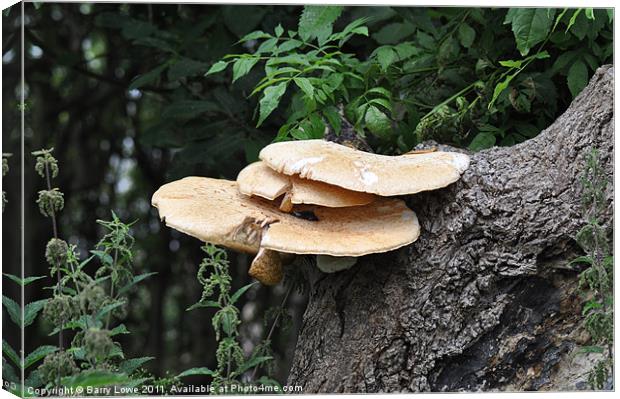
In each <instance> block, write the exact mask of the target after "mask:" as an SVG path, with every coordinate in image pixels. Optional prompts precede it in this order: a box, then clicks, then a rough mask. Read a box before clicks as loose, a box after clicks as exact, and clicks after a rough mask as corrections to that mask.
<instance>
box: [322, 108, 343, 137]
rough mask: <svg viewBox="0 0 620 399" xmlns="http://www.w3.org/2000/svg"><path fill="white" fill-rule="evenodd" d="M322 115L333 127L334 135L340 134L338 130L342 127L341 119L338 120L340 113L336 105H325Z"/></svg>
mask: <svg viewBox="0 0 620 399" xmlns="http://www.w3.org/2000/svg"><path fill="white" fill-rule="evenodd" d="M323 116H325V118H326V119H327V121H328V122H329V124H330V125H331V126H332V128H333V129H334V133H336V136H337V135H339V134H340V130H341V129H342V121H341V120H340V114H339V113H338V110H337V109H336V107H334V106H331V107H327V108H325V109H324V110H323Z"/></svg>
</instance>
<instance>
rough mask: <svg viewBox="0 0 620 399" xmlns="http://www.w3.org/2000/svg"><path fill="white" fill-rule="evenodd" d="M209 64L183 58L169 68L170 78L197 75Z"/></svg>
mask: <svg viewBox="0 0 620 399" xmlns="http://www.w3.org/2000/svg"><path fill="white" fill-rule="evenodd" d="M206 67H207V64H205V63H204V62H200V61H196V60H192V59H189V58H181V59H180V60H179V61H177V62H175V63H174V64H172V65H171V66H170V68H168V80H169V81H172V82H173V81H175V80H179V79H181V78H185V77H188V76H196V75H198V74H199V73H201V72H202V71H204V70H205V68H206Z"/></svg>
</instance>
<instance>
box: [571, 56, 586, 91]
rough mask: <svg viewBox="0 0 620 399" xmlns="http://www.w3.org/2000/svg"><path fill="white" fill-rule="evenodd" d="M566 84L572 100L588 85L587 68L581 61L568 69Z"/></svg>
mask: <svg viewBox="0 0 620 399" xmlns="http://www.w3.org/2000/svg"><path fill="white" fill-rule="evenodd" d="M566 83H567V84H568V88H569V89H570V92H571V94H572V95H573V98H575V97H577V94H579V93H580V92H581V90H583V88H584V87H586V85H587V84H588V68H587V67H586V64H584V63H583V61H581V60H578V61H576V62H575V63H573V65H571V67H570V68H569V69H568V76H567V77H566Z"/></svg>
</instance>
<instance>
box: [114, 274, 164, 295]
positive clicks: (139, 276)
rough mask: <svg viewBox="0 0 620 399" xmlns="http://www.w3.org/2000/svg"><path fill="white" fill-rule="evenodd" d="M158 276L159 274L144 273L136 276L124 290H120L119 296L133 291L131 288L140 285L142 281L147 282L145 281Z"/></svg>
mask: <svg viewBox="0 0 620 399" xmlns="http://www.w3.org/2000/svg"><path fill="white" fill-rule="evenodd" d="M156 274H157V272H150V273H143V274H139V275H137V276H134V278H133V279H132V280H131V282H129V283H128V284H127V285H125V286H124V287H123V288H121V289H120V290H118V295H119V296H121V295H123V294H125V293H126V292H127V291H129V290H130V289H131V287H133V286H134V285H136V284H138V283H139V282H140V281H142V280H145V279H147V278H149V277H151V276H154V275H156Z"/></svg>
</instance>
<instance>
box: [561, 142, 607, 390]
mask: <svg viewBox="0 0 620 399" xmlns="http://www.w3.org/2000/svg"><path fill="white" fill-rule="evenodd" d="M581 184H582V187H583V194H582V201H583V218H584V220H585V222H586V224H585V226H584V227H583V228H582V229H581V230H580V231H579V233H577V237H576V240H577V243H578V244H579V245H580V246H581V248H582V249H583V251H584V252H585V255H583V256H580V257H578V258H577V259H575V260H573V261H572V262H571V264H585V265H587V268H586V269H585V270H583V271H582V272H581V274H580V275H579V286H580V288H581V289H582V294H583V296H584V297H585V304H584V306H583V311H582V314H583V316H585V318H584V326H585V329H586V331H587V332H588V333H589V334H590V338H591V341H592V345H589V346H585V347H583V348H582V350H583V352H585V353H600V354H601V355H602V358H601V359H600V360H598V361H597V362H596V363H595V365H594V367H593V368H592V370H591V371H590V372H589V374H588V383H589V384H590V385H591V386H592V388H594V389H603V388H604V387H605V385H606V383H607V380H608V378H609V377H610V376H611V375H612V374H613V335H614V331H613V325H614V313H613V307H614V298H613V267H614V257H613V254H612V248H611V247H610V245H609V241H608V231H607V229H606V228H605V227H604V222H605V221H604V220H601V215H602V213H603V212H604V211H605V208H606V206H607V202H606V200H605V189H606V187H607V184H608V182H607V179H606V177H605V174H604V171H603V170H602V168H601V165H600V161H599V155H598V151H597V150H593V151H592V152H591V153H590V154H589V155H588V158H587V160H586V165H585V171H584V174H583V177H582V179H581Z"/></svg>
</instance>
